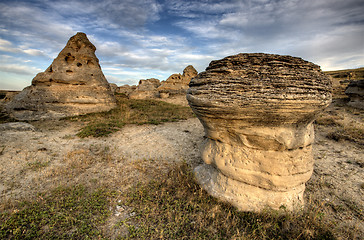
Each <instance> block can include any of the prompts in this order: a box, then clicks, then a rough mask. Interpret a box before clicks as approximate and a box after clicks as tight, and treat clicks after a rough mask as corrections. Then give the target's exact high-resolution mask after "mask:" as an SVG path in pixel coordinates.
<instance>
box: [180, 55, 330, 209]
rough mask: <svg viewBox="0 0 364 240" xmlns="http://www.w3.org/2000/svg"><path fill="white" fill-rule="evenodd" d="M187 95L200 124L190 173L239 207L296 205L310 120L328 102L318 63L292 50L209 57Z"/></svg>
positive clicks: (305, 173)
mask: <svg viewBox="0 0 364 240" xmlns="http://www.w3.org/2000/svg"><path fill="white" fill-rule="evenodd" d="M187 100H188V102H189V104H190V106H191V108H192V109H193V111H194V112H195V114H196V115H197V117H198V118H199V119H200V121H201V123H202V124H203V126H204V128H205V136H206V140H205V143H204V149H203V151H202V159H203V160H204V162H205V163H206V164H203V165H201V166H198V167H197V168H196V169H195V174H196V177H197V179H198V181H199V182H200V184H201V185H202V186H203V187H204V188H205V189H206V190H207V191H208V192H209V193H210V194H212V195H213V196H216V197H218V198H221V199H223V200H226V201H228V202H230V203H232V204H233V205H235V206H236V207H238V208H239V209H240V210H244V211H260V210H262V209H263V208H264V207H266V206H269V207H271V208H275V209H277V208H279V207H280V206H282V205H285V206H286V207H287V208H288V209H293V208H294V207H295V206H296V204H297V205H301V204H303V192H304V189H305V183H306V182H307V181H308V180H309V178H310V177H311V175H312V171H313V156H312V153H311V149H312V143H313V141H314V129H313V125H312V122H313V121H314V119H315V117H316V115H317V114H318V113H320V112H321V111H322V110H323V109H324V108H325V107H327V106H328V105H329V104H330V102H331V82H330V80H329V78H328V77H327V76H326V75H324V74H323V73H322V72H321V70H320V67H319V66H317V65H315V64H313V63H310V62H307V61H304V60H302V59H301V58H296V57H291V56H281V55H273V54H263V53H251V54H238V55H234V56H229V57H226V58H224V59H222V60H218V61H212V62H211V63H210V65H209V66H208V67H207V68H206V71H205V72H202V73H200V74H198V76H197V77H195V78H193V79H192V80H191V82H190V88H189V90H188V92H187Z"/></svg>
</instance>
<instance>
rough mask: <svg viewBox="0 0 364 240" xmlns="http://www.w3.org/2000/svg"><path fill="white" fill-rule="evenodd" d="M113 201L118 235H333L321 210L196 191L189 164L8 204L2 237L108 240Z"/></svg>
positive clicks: (0, 219) (1, 223) (0, 218)
mask: <svg viewBox="0 0 364 240" xmlns="http://www.w3.org/2000/svg"><path fill="white" fill-rule="evenodd" d="M109 188H110V187H109ZM116 202H118V203H117V204H118V205H120V206H122V207H123V208H125V209H126V210H125V211H128V212H129V213H128V214H124V216H125V215H126V216H127V217H120V218H119V222H116V223H115V224H114V225H113V226H112V227H111V228H112V229H115V228H119V229H122V228H124V229H127V232H128V233H126V234H125V233H124V234H119V236H118V237H119V239H335V237H334V235H333V232H332V231H333V225H332V223H331V222H329V221H327V219H326V218H325V217H324V214H323V209H322V208H321V207H316V206H308V208H307V209H306V210H302V211H298V212H295V213H291V212H288V211H286V210H284V209H281V210H279V211H273V210H269V209H267V210H265V211H263V212H261V213H249V212H239V211H237V210H236V209H235V208H234V207H232V206H231V205H229V204H226V203H222V202H219V201H218V200H216V199H215V198H212V197H211V196H209V195H208V194H207V193H206V192H205V191H204V190H202V189H201V188H200V187H199V185H198V184H197V183H196V182H195V180H194V178H193V173H192V172H191V170H190V167H189V166H188V165H187V164H180V165H179V166H175V167H174V168H173V169H172V170H171V171H169V172H168V173H164V174H163V173H162V174H159V176H158V177H155V178H154V180H153V181H151V182H149V183H143V184H139V185H137V186H136V187H133V188H131V189H130V190H129V191H127V192H125V193H123V194H122V195H120V194H118V193H117V191H115V190H110V189H108V188H106V187H104V188H99V189H94V190H90V189H89V190H86V188H85V187H83V186H80V185H78V186H74V187H60V188H57V189H55V190H54V191H51V192H50V193H48V194H42V195H39V196H38V197H37V198H36V200H34V201H25V202H22V203H19V204H15V205H11V204H8V205H7V207H5V210H3V211H2V212H3V213H2V214H1V215H0V226H1V229H0V230H1V231H0V238H1V239H9V238H14V239H35V238H36V239H53V238H57V239H78V238H80V239H104V238H108V237H109V236H110V235H109V233H108V232H107V231H105V229H106V228H105V226H106V225H107V219H108V218H109V217H115V216H113V215H112V214H111V210H110V209H112V205H113V203H116ZM3 208H4V207H3Z"/></svg>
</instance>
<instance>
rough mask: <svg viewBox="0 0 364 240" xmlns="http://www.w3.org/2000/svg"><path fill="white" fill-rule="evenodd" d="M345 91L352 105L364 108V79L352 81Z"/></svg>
mask: <svg viewBox="0 0 364 240" xmlns="http://www.w3.org/2000/svg"><path fill="white" fill-rule="evenodd" d="M345 93H346V95H348V96H349V98H350V101H349V102H348V104H349V105H350V106H352V107H355V108H359V109H364V79H361V80H357V81H352V82H350V83H349V85H348V87H347V88H346V90H345Z"/></svg>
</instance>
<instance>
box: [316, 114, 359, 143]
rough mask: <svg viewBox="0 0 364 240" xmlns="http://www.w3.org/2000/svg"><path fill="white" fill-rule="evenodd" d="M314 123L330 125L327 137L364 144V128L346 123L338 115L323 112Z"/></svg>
mask: <svg viewBox="0 0 364 240" xmlns="http://www.w3.org/2000/svg"><path fill="white" fill-rule="evenodd" d="M315 124H317V125H321V126H326V127H330V128H331V129H332V130H330V131H329V133H328V134H327V136H326V137H327V138H328V139H332V140H335V141H342V140H346V141H350V142H355V143H357V144H360V145H364V128H363V127H360V126H359V125H355V124H353V123H347V122H345V121H344V119H342V118H341V117H339V116H336V115H331V114H329V113H326V112H324V113H323V114H321V116H319V117H318V118H317V119H316V120H315Z"/></svg>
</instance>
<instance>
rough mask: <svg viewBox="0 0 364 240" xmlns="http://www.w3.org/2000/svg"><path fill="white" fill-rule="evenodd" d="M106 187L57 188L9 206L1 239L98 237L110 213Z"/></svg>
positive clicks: (0, 219) (1, 220) (1, 222)
mask: <svg viewBox="0 0 364 240" xmlns="http://www.w3.org/2000/svg"><path fill="white" fill-rule="evenodd" d="M111 195H112V194H111V193H110V192H107V191H106V190H102V189H99V190H96V191H93V192H87V190H86V189H85V188H84V187H82V186H74V187H68V188H63V187H60V188H57V189H55V190H54V191H52V192H51V193H50V194H48V195H45V194H42V195H39V196H38V197H37V199H36V200H34V201H24V202H21V203H19V204H17V206H13V207H9V208H8V209H6V210H5V211H3V212H2V213H1V215H0V239H90V238H91V239H99V238H100V237H101V236H102V233H101V230H100V229H99V227H98V226H99V225H100V224H102V223H103V222H104V221H105V219H106V218H107V216H108V215H109V210H108V197H109V196H111Z"/></svg>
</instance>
